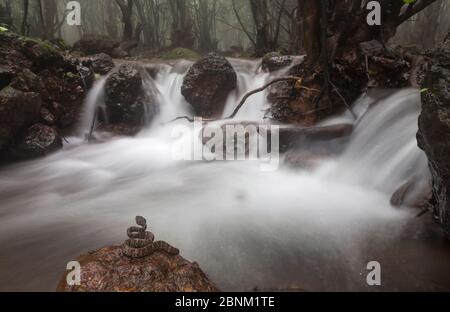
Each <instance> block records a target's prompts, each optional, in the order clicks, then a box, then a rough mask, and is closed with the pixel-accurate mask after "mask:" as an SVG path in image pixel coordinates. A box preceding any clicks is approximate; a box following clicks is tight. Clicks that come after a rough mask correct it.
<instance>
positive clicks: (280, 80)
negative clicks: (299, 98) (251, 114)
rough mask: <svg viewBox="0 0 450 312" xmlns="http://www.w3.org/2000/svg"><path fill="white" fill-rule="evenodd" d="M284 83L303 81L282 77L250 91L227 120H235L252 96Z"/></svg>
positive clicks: (292, 77) (296, 78) (293, 77)
mask: <svg viewBox="0 0 450 312" xmlns="http://www.w3.org/2000/svg"><path fill="white" fill-rule="evenodd" d="M282 81H300V82H301V81H302V78H300V77H295V76H288V77H281V78H277V79H274V80H272V81H270V82H269V83H267V84H265V85H264V86H262V87H261V88H258V89H255V90H253V91H250V92H249V93H247V94H246V95H244V97H243V98H242V100H241V102H240V103H239V105H238V106H237V107H236V109H235V110H234V111H233V113H232V114H231V115H230V116H228V117H227V118H225V119H233V118H234V117H236V115H237V114H238V113H239V110H240V109H241V108H242V106H244V104H245V102H246V101H247V100H248V99H249V97H251V96H252V95H255V94H257V93H259V92H262V91H264V90H266V89H267V88H268V87H270V86H271V85H273V84H275V83H278V82H282ZM300 88H301V89H305V90H308V91H310V90H311V89H308V88H306V87H302V86H301V85H300Z"/></svg>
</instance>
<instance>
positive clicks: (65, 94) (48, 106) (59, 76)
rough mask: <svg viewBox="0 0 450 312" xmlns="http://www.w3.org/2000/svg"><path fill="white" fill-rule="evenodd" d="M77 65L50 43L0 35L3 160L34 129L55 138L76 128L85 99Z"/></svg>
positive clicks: (12, 34) (77, 61)
mask: <svg viewBox="0 0 450 312" xmlns="http://www.w3.org/2000/svg"><path fill="white" fill-rule="evenodd" d="M79 64H80V61H79V60H78V59H76V58H74V57H71V56H70V55H66V54H65V52H63V51H62V50H61V49H60V48H58V47H57V46H55V45H54V44H53V43H51V42H48V41H43V40H35V39H30V38H27V37H22V36H19V35H17V34H15V33H12V32H0V89H1V92H2V96H1V97H2V99H1V102H2V111H1V112H0V115H1V118H2V122H1V125H0V127H1V129H2V130H1V132H2V134H1V135H0V136H1V139H0V140H1V141H2V143H1V144H0V145H1V148H0V149H3V151H2V156H3V155H6V154H8V155H13V154H14V153H12V152H13V150H17V146H16V145H17V144H18V142H19V141H20V139H21V136H22V135H23V133H24V132H25V131H26V130H27V128H28V127H30V126H31V125H32V124H34V123H42V124H46V125H52V126H55V127H56V128H57V130H58V131H59V132H60V131H62V130H63V129H67V128H69V127H71V126H73V125H74V123H75V121H76V120H77V116H78V113H79V110H80V108H81V107H82V103H83V101H84V97H85V94H86V91H85V86H84V83H83V80H82V79H81V77H80V72H79V68H78V65H79ZM91 76H93V75H92V74H91ZM12 107H14V109H12ZM5 116H6V117H5ZM3 120H5V121H3ZM5 148H6V150H5ZM1 158H2V160H3V159H4V158H5V157H1ZM6 158H7V159H6V161H14V160H16V158H15V157H14V156H12V157H6Z"/></svg>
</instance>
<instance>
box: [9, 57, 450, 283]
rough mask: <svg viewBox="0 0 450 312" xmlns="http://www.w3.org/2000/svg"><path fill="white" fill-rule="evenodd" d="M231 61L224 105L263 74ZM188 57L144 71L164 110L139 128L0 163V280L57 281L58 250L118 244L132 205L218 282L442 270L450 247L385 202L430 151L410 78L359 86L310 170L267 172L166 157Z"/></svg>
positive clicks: (64, 257) (90, 104) (258, 112)
mask: <svg viewBox="0 0 450 312" xmlns="http://www.w3.org/2000/svg"><path fill="white" fill-rule="evenodd" d="M231 63H232V65H233V66H234V67H235V68H236V70H237V72H238V90H237V91H236V92H235V93H234V94H231V95H230V97H229V99H228V101H227V104H226V109H225V110H226V111H225V114H227V113H229V112H231V111H232V109H233V108H234V107H235V105H236V103H237V102H238V99H239V98H240V97H241V96H242V95H243V94H244V93H246V92H248V91H250V90H251V89H253V88H255V87H260V86H261V84H262V83H263V82H265V81H267V80H268V79H269V78H270V75H269V74H267V73H264V72H262V71H260V70H259V65H260V64H259V62H256V61H242V60H231ZM188 66H189V63H178V64H176V65H175V66H169V65H161V68H160V71H159V73H158V75H157V77H156V78H155V80H154V81H153V82H152V83H154V85H155V86H156V88H157V89H158V95H157V96H158V100H159V103H160V106H161V108H160V114H159V116H158V117H157V120H156V121H155V122H154V123H153V126H152V127H151V128H149V129H146V130H145V131H143V132H142V133H141V134H140V135H138V136H137V137H135V138H118V139H112V140H110V141H108V142H105V143H103V144H93V145H88V144H82V145H80V146H77V147H76V148H72V149H67V150H65V151H63V152H61V153H58V154H55V155H52V156H49V157H47V158H44V159H40V160H35V161H32V162H28V163H22V164H19V165H16V166H12V167H9V168H4V169H3V170H2V172H1V177H2V178H1V180H0V198H2V205H1V206H2V207H1V209H0V216H1V218H0V244H1V246H2V248H1V250H0V259H1V260H0V264H1V265H0V290H53V289H54V288H55V287H56V284H57V281H58V279H59V277H60V275H61V273H62V272H63V271H64V269H65V266H66V263H67V262H68V261H70V260H73V259H75V258H76V257H77V256H78V255H80V254H82V253H84V252H86V251H88V250H92V249H97V248H100V247H103V246H107V245H118V244H121V243H122V241H123V240H124V238H125V237H124V236H125V235H124V230H125V229H126V228H127V226H129V224H130V222H132V220H133V218H134V216H136V215H143V216H145V217H147V218H148V222H149V227H150V228H151V229H152V231H153V232H154V233H155V234H156V235H157V237H158V239H163V240H166V241H168V242H170V243H171V244H173V245H175V246H177V247H178V248H180V250H181V253H182V255H183V256H184V257H186V258H187V259H190V260H193V261H197V262H198V263H199V264H200V266H201V267H202V268H203V269H204V270H205V271H206V272H207V274H208V275H209V276H210V277H211V278H212V279H213V281H215V282H216V283H217V284H218V285H219V287H221V288H222V289H224V290H252V289H254V288H255V287H257V288H258V289H262V290H264V289H266V290H270V289H296V290H318V289H320V290H331V291H333V290H366V289H367V285H366V279H365V275H364V274H365V266H366V264H367V263H368V262H369V261H372V260H379V261H383V260H386V259H387V260H386V261H385V262H383V269H384V270H386V271H389V270H390V271H391V272H394V273H392V274H391V275H389V276H387V277H386V279H389V282H390V285H393V287H394V288H395V287H398V288H401V289H407V290H408V289H413V290H414V289H422V288H420V287H421V286H420V285H417V284H416V283H410V284H408V281H411V277H410V275H411V274H410V271H408V270H411V266H414V265H415V266H417V267H419V266H420V267H421V270H420V272H425V273H423V274H424V275H425V274H428V275H426V277H427V278H428V277H430V278H435V279H436V280H439V281H440V282H442V279H443V278H442V277H440V274H439V272H440V271H439V270H438V269H436V268H437V267H439V266H441V267H444V268H445V267H446V266H447V263H448V261H450V255H449V253H447V252H446V253H444V252H442V251H441V250H438V251H436V250H433V249H431V250H429V249H426V248H427V247H424V243H423V242H422V241H415V240H413V241H411V240H408V239H406V238H405V237H404V236H402V233H403V231H404V229H405V228H406V227H407V225H408V226H409V225H410V224H411V223H412V220H414V218H413V216H414V212H410V211H408V210H398V209H394V208H393V207H391V206H390V204H389V198H390V196H391V194H392V192H393V191H394V190H395V187H396V186H398V184H399V183H401V182H402V181H403V180H404V179H407V178H409V177H410V176H413V175H416V176H420V177H424V176H425V173H424V172H425V171H426V159H425V157H424V156H423V153H422V152H421V151H420V150H419V149H418V147H417V145H416V141H415V132H416V130H417V117H418V114H419V111H420V97H419V93H418V91H417V90H413V89H406V90H400V91H398V92H394V93H393V94H391V95H390V96H387V97H383V98H381V99H380V98H379V97H371V96H365V97H363V98H361V99H360V100H359V101H358V102H357V103H356V104H355V106H354V108H353V109H354V111H355V112H357V114H358V116H359V118H358V121H357V122H356V123H355V132H354V134H353V135H352V137H351V138H350V139H349V142H348V143H347V146H346V148H345V150H344V152H343V153H342V154H341V155H340V156H337V157H335V158H333V159H329V160H324V161H323V163H322V164H321V165H320V166H319V167H318V168H317V169H315V170H313V171H298V170H292V169H290V168H288V167H281V168H280V169H279V170H277V171H275V172H270V173H265V172H261V171H260V170H259V167H258V164H256V163H253V162H211V163H202V162H183V161H175V160H173V159H172V158H171V148H172V145H173V141H174V138H172V137H171V136H170V133H171V129H172V126H173V125H164V126H163V125H162V122H164V121H168V120H171V119H173V118H174V117H177V116H184V115H190V114H192V112H191V109H190V107H189V105H188V103H186V101H185V100H184V98H183V97H182V95H181V92H180V89H181V84H182V81H183V77H184V75H185V73H186V70H187V68H188ZM104 83H105V80H104V79H102V80H100V81H98V82H97V83H96V85H95V86H94V88H93V89H92V90H91V92H90V94H89V96H88V98H87V101H86V111H85V114H84V115H83V118H82V122H81V126H80V134H84V133H85V132H86V129H87V128H88V125H89V123H90V122H91V121H92V116H93V111H94V110H95V107H96V105H98V103H100V102H101V101H102V98H103V93H104V91H103V90H104ZM267 105H268V103H267V101H266V100H265V94H264V92H263V93H261V94H259V95H257V96H255V97H253V98H252V99H251V100H250V101H249V102H248V103H247V105H246V106H245V108H244V109H243V110H242V111H241V113H240V114H239V116H238V117H237V120H260V121H262V118H263V117H264V108H265V107H266V106H267ZM342 121H345V122H353V121H352V119H351V118H349V115H348V114H343V115H342V116H339V117H336V118H333V119H331V120H328V121H326V122H325V124H327V123H328V124H332V123H340V122H342ZM180 123H183V122H182V121H180ZM181 139H183V138H181ZM330 144H334V143H330ZM413 228H415V227H413ZM414 235H415V234H414ZM414 235H412V236H414ZM405 242H408V244H406V243H405ZM408 246H409V247H410V248H411V249H407V250H406V251H409V252H406V251H405V252H404V253H403V254H401V255H399V256H401V260H402V261H403V262H404V263H409V267H408V270H407V269H405V270H403V269H402V267H401V265H400V264H399V263H398V262H396V261H397V257H396V256H395V255H397V253H399V252H401V251H402V250H405V249H406V248H409V247H408ZM427 246H429V245H427ZM411 250H413V251H422V252H425V251H426V252H427V257H428V258H429V259H435V260H433V261H436V263H434V266H433V268H434V269H435V270H434V271H433V272H429V271H427V269H426V268H423V267H422V266H423V265H424V264H423V261H424V260H423V255H421V254H420V253H417V252H413V251H411ZM437 253H439V254H440V256H439V257H433V255H435V254H437ZM403 262H402V263H403ZM422 277H423V276H422ZM415 278H416V279H415V281H416V280H417V278H418V279H420V276H415ZM402 285H403V286H404V285H409V286H404V287H403V286H402ZM416 286H417V288H414V287H416ZM402 287H403V288H402ZM408 287H411V288H408Z"/></svg>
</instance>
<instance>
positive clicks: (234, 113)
mask: <svg viewBox="0 0 450 312" xmlns="http://www.w3.org/2000/svg"><path fill="white" fill-rule="evenodd" d="M282 81H295V82H300V84H299V85H298V86H296V87H297V88H300V89H303V90H307V91H317V90H314V89H310V88H307V87H303V86H301V81H302V79H301V78H300V77H295V76H288V77H280V78H276V79H274V80H272V81H270V82H268V83H266V84H265V85H264V86H262V87H261V88H258V89H255V90H253V91H250V92H248V93H247V94H245V95H244V97H243V98H242V100H241V101H240V102H239V104H238V106H237V107H236V108H235V109H234V111H233V113H232V114H231V115H230V116H228V117H225V118H223V119H203V121H204V122H212V121H218V120H229V119H233V118H234V117H236V115H237V114H238V113H239V111H240V110H241V108H242V107H243V106H244V104H245V102H247V100H248V99H249V98H250V97H251V96H252V95H255V94H257V93H260V92H262V91H264V90H266V89H267V88H268V87H270V86H271V85H273V84H275V83H278V82H282ZM183 119H185V120H187V121H189V122H194V119H193V118H191V117H188V116H181V117H177V118H175V119H173V120H171V121H168V122H166V123H164V125H166V124H169V123H172V122H175V121H178V120H183Z"/></svg>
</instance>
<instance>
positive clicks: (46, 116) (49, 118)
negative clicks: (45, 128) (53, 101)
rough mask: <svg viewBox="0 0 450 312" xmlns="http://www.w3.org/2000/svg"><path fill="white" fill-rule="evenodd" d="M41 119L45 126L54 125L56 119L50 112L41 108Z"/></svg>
mask: <svg viewBox="0 0 450 312" xmlns="http://www.w3.org/2000/svg"><path fill="white" fill-rule="evenodd" d="M40 114H41V119H42V120H43V121H44V122H45V123H46V124H47V125H54V124H55V123H56V117H55V115H53V114H52V112H51V111H50V110H48V109H47V108H45V107H43V108H41V112H40Z"/></svg>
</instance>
